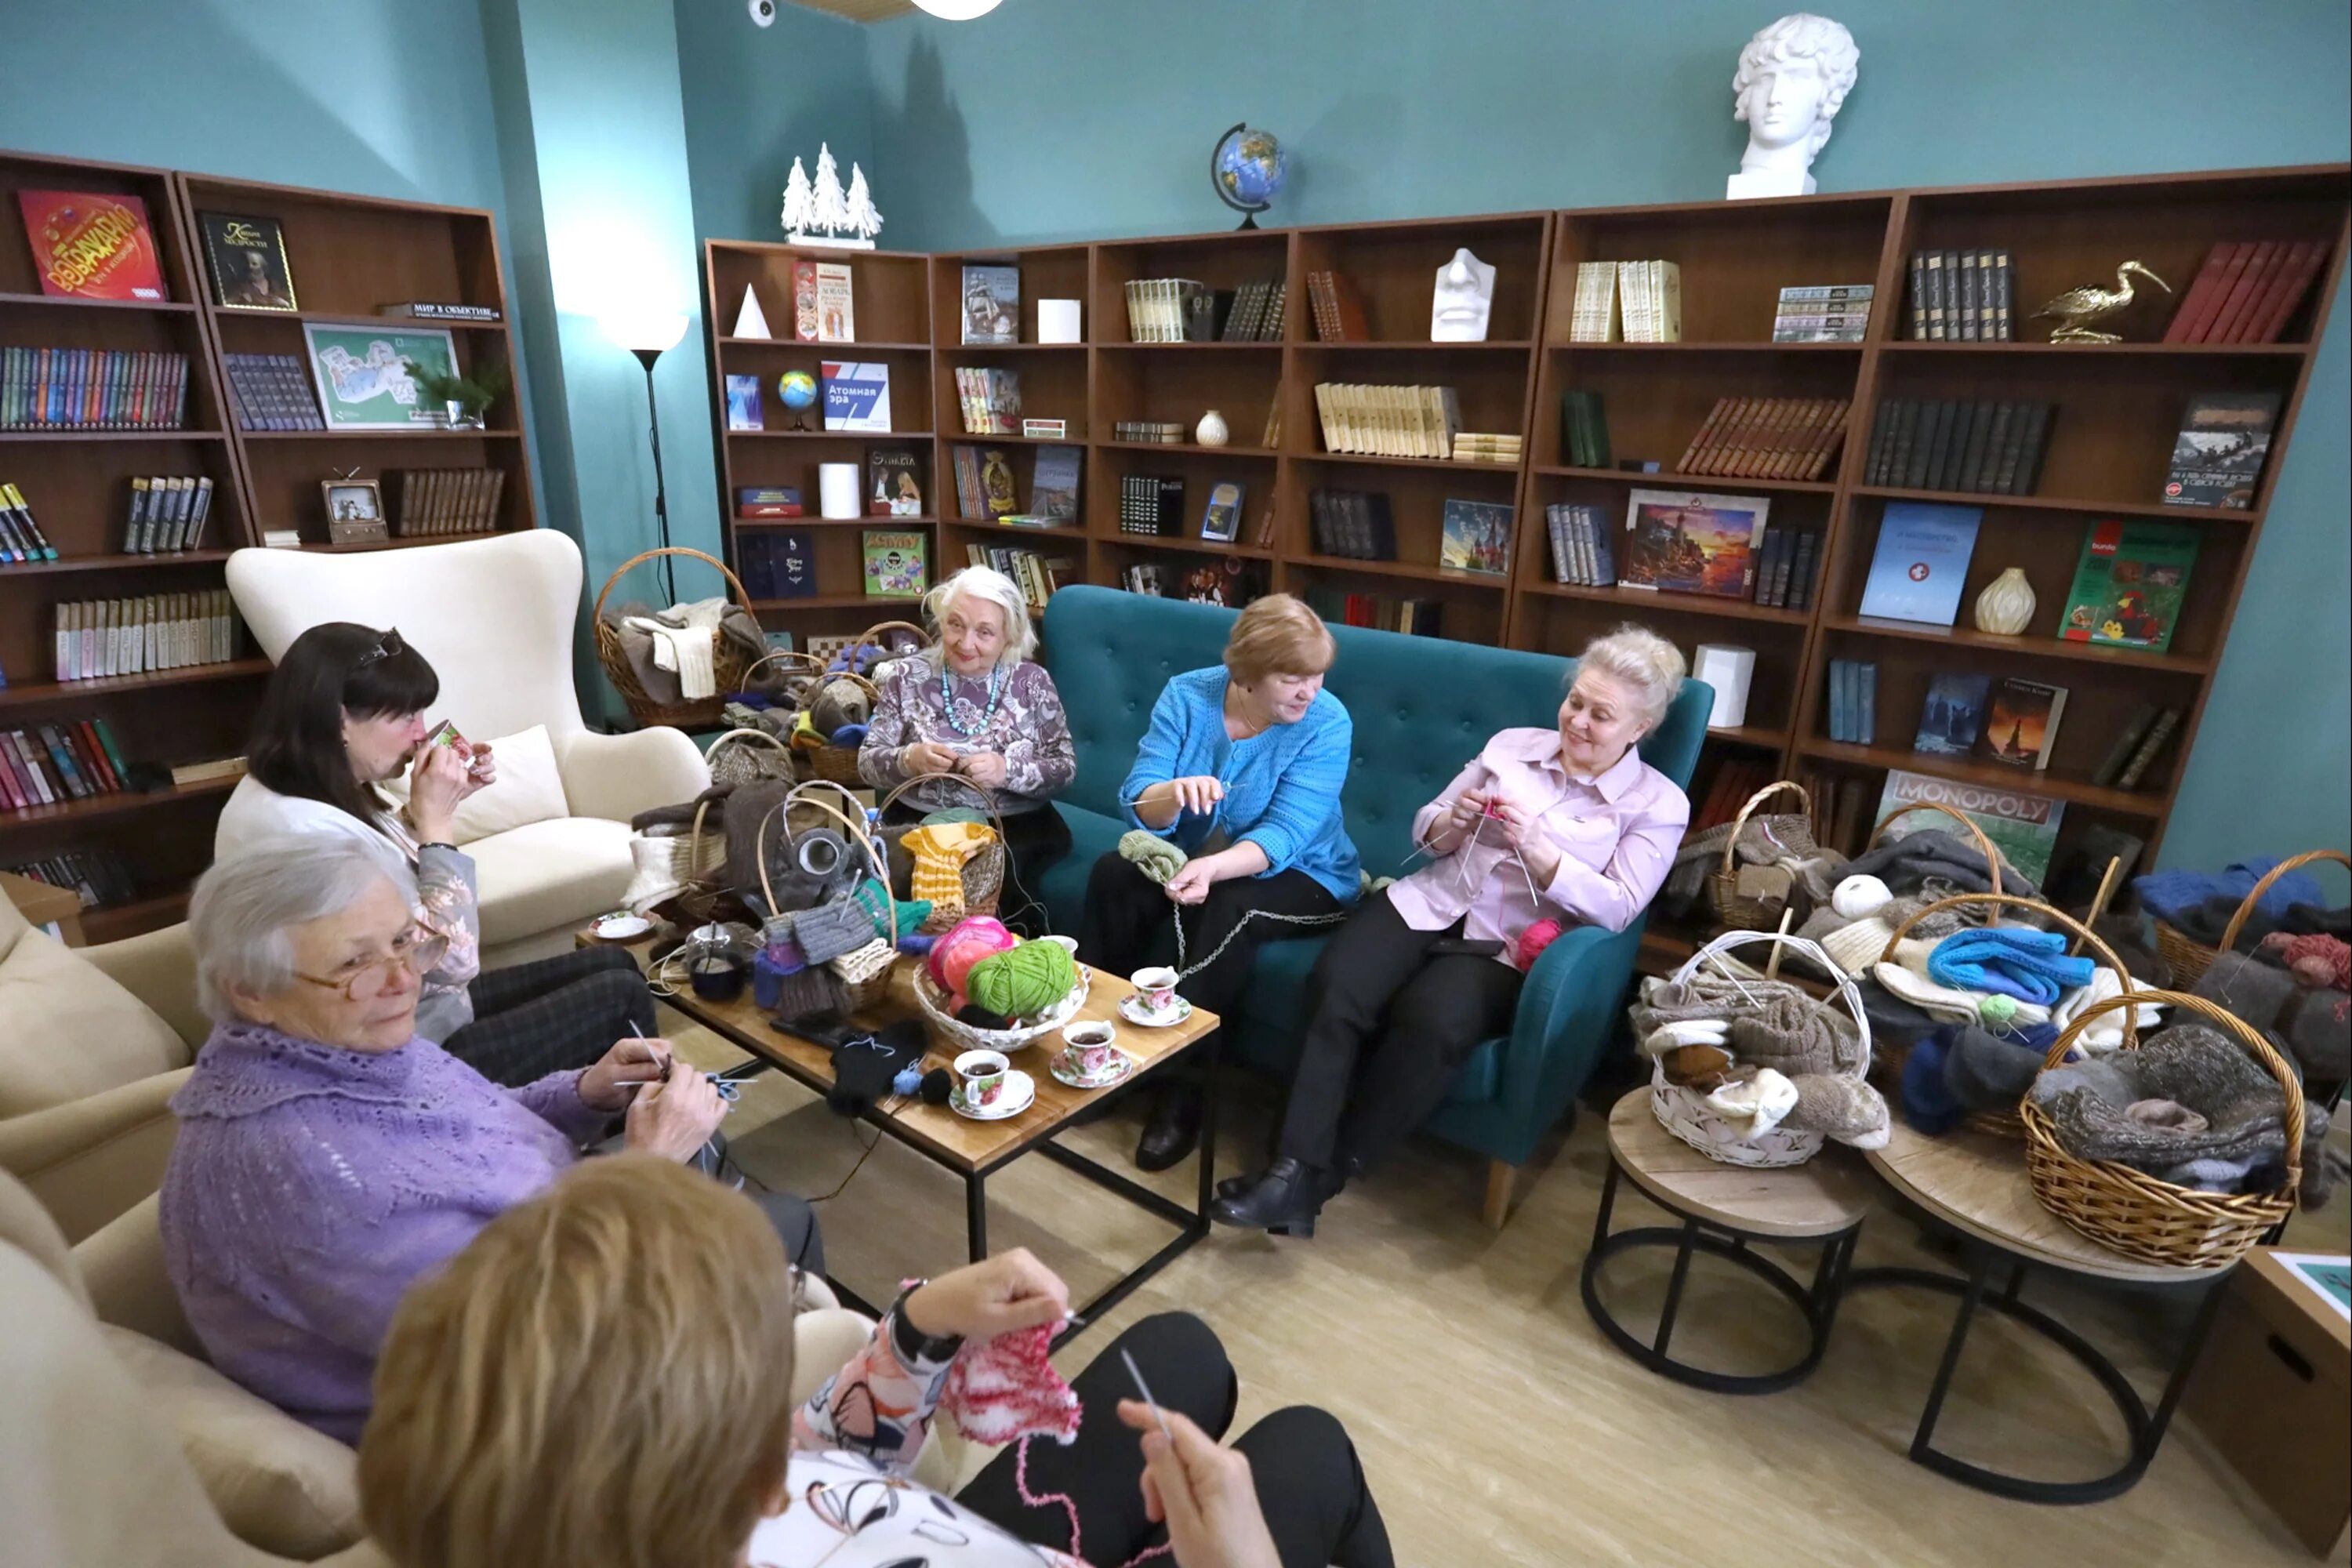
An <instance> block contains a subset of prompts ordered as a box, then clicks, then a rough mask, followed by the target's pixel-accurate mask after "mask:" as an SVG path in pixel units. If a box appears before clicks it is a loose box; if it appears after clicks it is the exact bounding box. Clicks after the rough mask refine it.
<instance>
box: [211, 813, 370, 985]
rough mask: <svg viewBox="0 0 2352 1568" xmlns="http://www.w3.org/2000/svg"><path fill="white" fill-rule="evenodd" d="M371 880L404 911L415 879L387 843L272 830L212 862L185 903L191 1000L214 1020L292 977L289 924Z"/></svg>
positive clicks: (332, 905)
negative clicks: (237, 997) (388, 889)
mask: <svg viewBox="0 0 2352 1568" xmlns="http://www.w3.org/2000/svg"><path fill="white" fill-rule="evenodd" d="M378 882H389V883H391V884H392V886H393V888H394V890H395V891H397V892H398V893H399V894H400V896H401V899H402V900H404V902H405V903H406V904H408V906H409V907H410V908H412V909H413V908H415V904H416V879H415V876H414V875H413V874H412V873H411V872H410V871H409V869H408V865H407V862H406V861H405V860H404V858H402V857H401V855H400V853H399V852H398V851H397V850H395V849H394V848H393V847H392V846H391V845H390V844H389V843H384V844H383V845H382V847H378V845H377V842H376V841H371V840H362V839H360V838H358V837H351V836H347V835H344V834H341V833H309V834H280V835H278V836H276V837H269V838H264V839H260V840H257V841H256V842H255V843H254V844H253V845H252V846H251V847H248V848H247V849H244V850H242V851H240V852H239V853H237V854H236V855H233V856H231V857H230V858H228V859H226V860H222V861H219V862H217V863H215V865H214V867H213V868H212V869H211V870H209V871H206V872H205V874H204V875H203V876H202V877H200V878H198V879H196V890H195V895H194V897H193V898H191V899H190V900H188V939H189V942H190V943H191V944H192V945H193V946H194V948H195V953H196V1001H197V1004H198V1005H200V1006H202V1007H203V1008H204V1010H205V1016H206V1017H208V1018H211V1019H212V1020H213V1021H214V1022H215V1023H221V1024H227V1023H234V1022H236V1019H237V1018H238V1017H239V1016H240V1015H239V1014H238V1012H237V1010H236V1003H235V1002H234V1001H232V1000H231V999H230V998H231V997H232V995H233V994H235V993H236V992H238V991H244V992H247V993H250V994H255V995H262V996H266V995H268V994H271V993H272V992H276V991H282V990H284V989H285V988H286V987H287V986H289V985H290V984H293V982H294V942H293V939H292V938H291V937H289V936H288V935H287V934H286V928H287V927H288V926H297V925H302V924H304V923H306V922H308V921H316V920H324V919H326V918H327V917H328V916H329V915H335V914H341V912H342V911H343V910H347V909H349V908H351V907H352V905H353V904H354V903H357V902H358V901H359V900H360V898H361V896H362V894H364V893H365V892H367V890H368V889H370V888H372V887H373V886H374V885H375V884H376V883H378Z"/></svg>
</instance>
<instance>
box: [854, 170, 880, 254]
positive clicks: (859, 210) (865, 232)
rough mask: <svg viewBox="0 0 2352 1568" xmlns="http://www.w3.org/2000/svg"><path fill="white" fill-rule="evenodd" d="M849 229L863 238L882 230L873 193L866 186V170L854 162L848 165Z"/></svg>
mask: <svg viewBox="0 0 2352 1568" xmlns="http://www.w3.org/2000/svg"><path fill="white" fill-rule="evenodd" d="M849 230H850V232H851V233H852V234H855V235H856V237H858V238H860V239H864V240H871V239H872V238H873V237H875V236H876V235H877V234H879V233H881V232H882V215H881V214H880V213H878V212H877V211H875V210H874V193H873V192H872V191H870V190H868V189H866V171H865V170H863V169H861V168H859V167H858V166H857V165H856V163H851V164H850V165H849Z"/></svg>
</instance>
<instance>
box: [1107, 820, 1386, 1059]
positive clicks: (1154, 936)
mask: <svg viewBox="0 0 2352 1568" xmlns="http://www.w3.org/2000/svg"><path fill="white" fill-rule="evenodd" d="M1251 910H1265V911H1266V912H1268V913H1269V914H1276V915H1289V916H1301V915H1307V916H1314V915H1320V916H1337V915H1338V914H1339V912H1340V905H1339V900H1337V899H1335V898H1333V897H1332V896H1331V894H1330V892H1329V891H1328V889H1326V888H1325V887H1324V886H1323V884H1322V883H1320V882H1318V881H1317V880H1316V879H1314V878H1312V877H1310V876H1308V875H1307V873H1306V872H1304V871H1297V870H1292V871H1284V872H1280V873H1278V874H1276V875H1275V876H1272V877H1234V878H1231V879H1227V880H1225V881H1223V882H1219V883H1217V884H1216V885H1214V886H1213V887H1212V888H1211V889H1209V896H1208V897H1207V898H1205V899H1203V900H1201V901H1200V902H1199V903H1197V904H1179V903H1176V902H1174V901H1173V900H1171V899H1170V898H1169V897H1168V889H1165V888H1163V887H1161V886H1160V884H1159V883H1157V882H1155V881H1153V880H1152V879H1150V878H1149V877H1147V876H1145V875H1144V874H1143V872H1142V871H1141V869H1139V868H1138V867H1137V866H1136V864H1135V863H1134V862H1133V861H1131V860H1125V859H1121V858H1119V856H1118V852H1117V851H1115V850H1114V851H1113V852H1112V853H1110V854H1108V855H1105V856H1104V857H1102V858H1100V859H1098V860H1097V861H1096V862H1095V868H1094V874H1093V875H1092V876H1090V877H1089V878H1087V908H1086V913H1085V914H1084V915H1083V916H1082V917H1081V918H1080V920H1079V921H1078V933H1077V934H1078V956H1079V957H1080V958H1083V959H1085V960H1086V961H1087V963H1091V964H1093V965H1094V966H1095V967H1096V968H1097V969H1103V970H1108V971H1109V972H1110V973H1113V974H1116V975H1118V977H1119V978H1120V979H1122V980H1124V979H1125V978H1127V976H1129V974H1132V973H1135V972H1136V971H1137V970H1139V969H1145V968H1150V967H1152V966H1155V965H1157V966H1161V967H1165V968H1170V969H1182V968H1184V967H1186V966H1188V965H1191V964H1196V963H1200V962H1201V961H1202V959H1203V958H1206V957H1207V956H1208V955H1209V954H1210V953H1212V952H1216V951H1217V947H1218V944H1219V943H1221V942H1224V941H1225V939H1226V938H1227V937H1229V936H1232V937H1233V942H1232V944H1231V945H1230V946H1227V947H1226V948H1225V950H1224V951H1223V953H1221V954H1219V956H1218V958H1217V961H1216V962H1215V963H1212V964H1210V965H1208V967H1206V968H1204V969H1202V971H1201V972H1200V973H1197V974H1193V975H1190V976H1188V977H1187V978H1186V979H1185V981H1184V983H1183V984H1182V985H1181V986H1179V987H1178V989H1179V990H1180V991H1181V992H1182V994H1183V995H1184V999H1185V1000H1186V1001H1188V1002H1190V1003H1192V1005H1194V1006H1196V1007H1206V1008H1207V1009H1208V1010H1209V1011H1210V1012H1212V1013H1214V1014H1216V1015H1217V1016H1219V1017H1221V1018H1222V1017H1230V1016H1232V1015H1233V1011H1234V1007H1235V1006H1236V1005H1239V1003H1240V1002H1241V999H1242V993H1243V991H1244V990H1245V989H1247V988H1248V985H1249V977H1250V966H1251V965H1252V964H1253V963H1255V962H1256V961H1257V950H1258V946H1259V944H1260V943H1262V942H1279V941H1281V940H1282V939H1284V938H1286V937H1293V936H1307V935H1312V934H1314V933H1315V932H1316V931H1323V930H1328V929H1329V928H1328V926H1304V925H1296V924H1292V923H1289V922H1287V921H1279V920H1252V921H1247V923H1246V924H1244V920H1245V919H1246V917H1247V916H1248V915H1249V913H1250V911H1251ZM1179 921H1181V922H1182V924H1183V932H1184V952H1183V954H1182V962H1181V963H1180V962H1179V961H1178V954H1177V952H1176V931H1177V924H1178V922H1179ZM1235 927H1240V928H1241V934H1239V935H1238V936H1234V928H1235ZM1206 1059H1207V1058H1206V1057H1205V1056H1201V1055H1198V1054H1196V1053H1194V1052H1191V1051H1188V1052H1186V1053H1185V1054H1184V1056H1183V1057H1182V1058H1181V1059H1180V1060H1179V1062H1178V1064H1177V1066H1175V1067H1174V1068H1170V1069H1169V1071H1170V1072H1171V1073H1175V1074H1183V1075H1184V1076H1185V1078H1186V1079H1187V1081H1197V1080H1198V1077H1199V1073H1198V1069H1197V1068H1187V1067H1186V1065H1185V1064H1186V1063H1192V1062H1198V1061H1204V1060H1206ZM1170 1081H1173V1080H1172V1079H1171V1080H1170Z"/></svg>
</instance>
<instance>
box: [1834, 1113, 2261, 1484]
mask: <svg viewBox="0 0 2352 1568" xmlns="http://www.w3.org/2000/svg"><path fill="white" fill-rule="evenodd" d="M1869 1158H1870V1163H1871V1167H1872V1169H1874V1170H1875V1171H1876V1172H1877V1173H1879V1174H1880V1175H1881V1176H1883V1177H1885V1180H1886V1184H1887V1185H1888V1186H1890V1187H1893V1188H1894V1189H1895V1192H1897V1193H1899V1194H1902V1195H1903V1196H1904V1197H1906V1198H1907V1199H1909V1200H1910V1201H1911V1202H1912V1203H1913V1204H1915V1205H1917V1206H1918V1207H1919V1208H1920V1209H1921V1210H1923V1211H1925V1212H1926V1213H1927V1215H1930V1216H1931V1217H1933V1218H1935V1219H1937V1220H1940V1221H1942V1222H1943V1223H1945V1224H1947V1225H1948V1226H1951V1227H1952V1228H1954V1229H1955V1230H1958V1231H1959V1232H1960V1233H1961V1235H1962V1237H1963V1238H1964V1240H1965V1242H1966V1243H1967V1244H1969V1245H1966V1246H1965V1251H1966V1252H1967V1253H1968V1255H1969V1266H1968V1267H1969V1271H1968V1273H1966V1274H1964V1275H1963V1274H1943V1273H1937V1272H1936V1271H1934V1270H1932V1269H1926V1268H1863V1269H1856V1270H1855V1271H1854V1272H1853V1275H1852V1277H1851V1278H1850V1279H1849V1280H1848V1281H1847V1284H1848V1286H1849V1288H1851V1289H1863V1288H1865V1287H1873V1286H1906V1287H1909V1288H1911V1289H1927V1290H1940V1291H1942V1292H1944V1293H1945V1294H1947V1295H1951V1296H1958V1298H1959V1299H1960V1310H1959V1315H1958V1317H1957V1318H1955V1319H1954V1320H1953V1321H1952V1332H1951V1336H1950V1338H1949V1339H1948V1340H1947V1341H1946V1342H1945V1345H1944V1356H1943V1361H1942V1363H1941V1364H1940V1365H1938V1366H1937V1369H1936V1381H1935V1384H1934V1385H1933V1386H1932V1387H1931V1388H1930V1389H1929V1390H1928V1393H1927V1409H1926V1410H1924V1411H1923V1412H1921V1414H1920V1416H1919V1427H1918V1430H1917V1431H1916V1433H1915V1434H1914V1435H1913V1436H1912V1439H1911V1459H1912V1462H1913V1463H1915V1464H1918V1465H1923V1466H1925V1467H1926V1468H1928V1469H1931V1470H1934V1471H1935V1472H1936V1473H1937V1474H1938V1475H1941V1476H1947V1477H1948V1478H1950V1479H1953V1480H1956V1481H1959V1482H1961V1483H1962V1484H1964V1485H1967V1486H1971V1487H1974V1488H1976V1489H1978V1490H1979V1491H1986V1492H1990V1493H1992V1494H1993V1495H1994V1496H1996V1497H2005V1498H2010V1499H2013V1500H2017V1501H2021V1502H2048V1503H2082V1502H2099V1501H2102V1500H2105V1499H2107V1498H2112V1497H2118V1496H2121V1495H2122V1494H2123V1493H2125V1492H2127V1491H2129V1490H2130V1489H2132V1487H2133V1486H2134V1485H2135V1484H2136V1483H2137V1481H2138V1480H2139V1479H2140V1477H2141V1476H2143V1475H2145V1474H2146V1473H2147V1467H2148V1465H2149V1463H2150V1462H2151V1461H2152V1460H2154V1459H2155V1458H2156V1451H2157V1448H2158V1447H2159V1446H2160V1445H2161V1444H2162V1443H2163V1441H2164V1433H2165V1428H2166V1427H2167V1426H2169V1425H2170V1424H2171V1421H2172V1412H2173V1408H2174V1406H2175V1405H2178V1404H2179V1400H2180V1391H2181V1389H2182V1387H2183V1386H2184V1385H2185V1384H2187V1383H2188V1381H2189V1369H2190V1368H2191V1367H2193V1366H2195V1365H2196V1363H2197V1352H2199V1351H2200V1349H2202V1348H2203V1346H2204V1343H2205V1333H2206V1331H2207V1330H2208V1329H2209V1328H2210V1327H2211V1326H2212V1322H2213V1311H2214V1309H2215V1308H2216V1307H2217V1306H2219V1305H2220V1304H2221V1289H2220V1287H2221V1284H2222V1283H2223V1282H2224V1281H2225V1280H2226V1279H2228V1278H2229V1274H2230V1269H2229V1268H2165V1267H2163V1266H2161V1265H2157V1264H2148V1263H2139V1262H2136V1261H2134V1260H2133V1259H2131V1258H2126V1257H2124V1256H2123V1255H2122V1254H2121V1253H2116V1252H2110V1251H2108V1250H2107V1249H2106V1248H2105V1247H2101V1246H2100V1245H2099V1244H2098V1243H2096V1242H2095V1241H2093V1240H2091V1239H2090V1238H2089V1237H2086V1236H2084V1235H2082V1234H2081V1233H2079V1232H2077V1231H2076V1230H2074V1228H2073V1227H2072V1226H2069V1225H2067V1224H2066V1222H2065V1221H2063V1220H2062V1219H2060V1218H2059V1217H2058V1216H2057V1215H2053V1214H2052V1213H2051V1212H2050V1211H2049V1210H2048V1209H2046V1208H2043V1207H2042V1203H2041V1200H2040V1199H2038V1198H2036V1197H2035V1196H2034V1195H2033V1187H2032V1183H2031V1182H2030V1181H2028V1180H2027V1178H2026V1174H2025V1151H2024V1149H2023V1148H2022V1147H2021V1145H2019V1144H2018V1143H2017V1142H2014V1141H2011V1140H2007V1139H2000V1138H1994V1137H1990V1136H1988V1135H1987V1134H1984V1133H1981V1132H1960V1133H1955V1134H1953V1135H1951V1136H1949V1137H1946V1138H1928V1137H1924V1136H1922V1135H1921V1134H1919V1133H1916V1132H1914V1131H1911V1130H1910V1129H1909V1128H1907V1127H1906V1126H1904V1125H1902V1124H1901V1123H1900V1122H1899V1121H1898V1122H1897V1123H1896V1125H1895V1132H1894V1136H1893V1137H1892V1138H1890V1139H1889V1140H1888V1142H1887V1144H1886V1147H1885V1148H1884V1149H1877V1150H1873V1151H1872V1152H1871V1153H1870V1156H1869ZM2002 1267H2006V1268H2007V1269H2008V1278H2007V1279H2006V1280H2005V1281H2003V1283H2002V1286H2001V1288H2000V1290H1999V1292H1998V1293H1996V1294H1992V1295H1988V1294H1987V1293H1986V1289H1987V1286H1988V1284H1989V1282H1990V1279H1991V1277H1992V1275H1993V1273H1994V1272H1995V1270H1996V1269H1997V1268H2002ZM2232 1267H2234V1265H2232ZM2035 1268H2044V1269H2056V1270H2059V1271H2062V1272H2064V1273H2068V1274H2074V1275H2077V1276H2081V1277H2084V1278H2088V1279H2105V1280H2113V1281H2116V1282H2119V1283H2127V1284H2134V1285H2161V1286H2174V1287H2179V1288H2180V1289H2202V1290H2203V1291H2204V1292H2205V1295H2204V1299H2203V1300H2202V1301H2201V1302H2200V1304H2199V1306H2198V1309H2197V1315H2196V1319H2195V1321H2193V1322H2192V1324H2191V1325H2190V1327H2189V1334H2188V1338H2187V1339H2186V1340H2185V1341H2184V1342H2183V1343H2182V1345H2181V1348H2180V1352H2179V1356H2178V1358H2177V1359H2176V1360H2175V1361H2174V1363H2173V1365H2172V1369H2171V1372H2170V1373H2169V1374H2168V1376H2167V1377H2166V1380H2165V1385H2164V1392H2163V1394H2161V1395H2160V1396H2158V1404H2157V1406H2156V1409H2155V1410H2154V1412H2152V1413H2151V1412H2150V1411H2149V1409H2148V1407H2147V1403H2146V1402H2145V1401H2144V1400H2143V1399H2142V1398H2141V1397H2140V1394H2139V1392H2138V1390H2137V1389H2135V1388H2134V1387H2133V1386H2132V1384H2131V1381H2130V1380H2129V1379H2128V1378H2126V1377H2125V1376H2124V1374H2123V1373H2122V1372H2121V1371H2119V1370H2118V1369H2117V1368H2116V1364H2115V1363H2114V1362H2112V1361H2110V1360H2109V1359H2107V1357H2106V1356H2105V1355H2104V1354H2102V1353H2101V1352H2099V1351H2098V1349H2097V1348H2096V1347H2095V1346H2094V1345H2092V1344H2091V1342H2089V1341H2087V1340H2085V1339H2084V1338H2083V1336H2082V1335H2080V1334H2078V1333H2076V1332H2075V1331H2074V1330H2072V1329H2070V1328H2068V1327H2067V1326H2066V1325H2065V1324H2063V1323H2062V1322H2060V1321H2057V1320H2056V1319H2055V1318H2053V1317H2052V1316H2051V1315H2050V1314H2049V1313H2047V1312H2044V1311H2042V1310H2041V1309H2039V1308H2037V1307H2033V1306H2031V1305H2029V1304H2027V1303H2026V1302H2024V1301H2021V1300H2019V1299H2018V1297H2019V1293H2020V1292H2021V1290H2022V1289H2024V1286H2025V1277H2026V1275H2027V1274H2028V1273H2029V1272H2030V1271H2031V1270H2032V1269H2035ZM1980 1309H1990V1310H1992V1311H1996V1312H1999V1313H2000V1314H2001V1315H2002V1316H2004V1317H2006V1318H2009V1319H2010V1320H2011V1321H2014V1322H2016V1323H2019V1324H2021V1326H2023V1327H2024V1328H2027V1329H2029V1330H2031V1331H2033V1332H2035V1333H2037V1334H2040V1335H2041V1336H2042V1338H2044V1339H2046V1340H2048V1341H2049V1342H2052V1343H2053V1344H2054V1345H2056V1346H2057V1347H2058V1348H2059V1349H2061V1350H2063V1351H2064V1352H2066V1353H2067V1354H2068V1355H2070V1356H2072V1357H2073V1358H2074V1360H2075V1361H2076V1362H2077V1363H2080V1364H2081V1365H2082V1367H2083V1368H2084V1371H2086V1372H2088V1373H2090V1374H2091V1375H2092V1376H2093V1377H2094V1378H2095V1379H2097V1380H2098V1383H2099V1386H2100V1387H2102V1388H2104V1389H2105V1391H2106V1393H2107V1396H2108V1398H2110V1399H2112V1400H2113V1401H2114V1402H2115V1406H2116V1414H2117V1415H2120V1416H2121V1417H2122V1419H2123V1423H2124V1427H2125V1429H2126V1431H2127V1432H2128V1433H2129V1434H2130V1452H2129V1454H2128V1455H2127V1456H2126V1458H2125V1460H2124V1462H2123V1464H2122V1465H2121V1466H2120V1467H2119V1468H2116V1469H2115V1470H2113V1471H2110V1472H2109V1473H2108V1474H2106V1475H2104V1476H2101V1477H2098V1478H2097V1479H2093V1480H2086V1481H2047V1480H2038V1479H2033V1478H2032V1477H2026V1476H2016V1475H2011V1474H2008V1473H2006V1472H2004V1471H2000V1470H1995V1469H1990V1468H1986V1467H1985V1466H1982V1465H1975V1464H1970V1463H1969V1461H1967V1460H1966V1459H1957V1458H1953V1457H1952V1456H1951V1455H1949V1454H1947V1453H1945V1452H1944V1451H1943V1450H1942V1449H1940V1448H1937V1447H1936V1446H1935V1437H1936V1418H1937V1416H1938V1415H1940V1414H1942V1411H1943V1408H1944V1396H1945V1394H1948V1392H1949V1391H1950V1389H1951V1385H1952V1372H1953V1369H1954V1368H1955V1367H1957V1366H1958V1364H1959V1360H1960V1350H1961V1347H1962V1346H1963V1345H1965V1344H1966V1343H1967V1342H1968V1337H1969V1326H1970V1325H1971V1324H1972V1323H1973V1322H1974V1321H1976V1316H1977V1313H1978V1311H1979V1310H1980Z"/></svg>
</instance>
